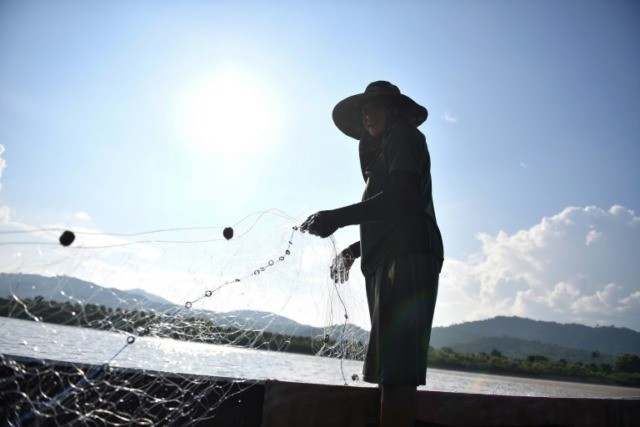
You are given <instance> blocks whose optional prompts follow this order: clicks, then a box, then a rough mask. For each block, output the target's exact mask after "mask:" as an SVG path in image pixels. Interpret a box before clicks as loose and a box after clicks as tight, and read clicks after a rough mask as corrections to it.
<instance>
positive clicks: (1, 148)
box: [0, 144, 7, 190]
mask: <svg viewBox="0 0 640 427" xmlns="http://www.w3.org/2000/svg"><path fill="white" fill-rule="evenodd" d="M2 153H4V145H2V144H0V190H2V172H3V171H4V168H6V167H7V161H6V160H5V159H3V158H2Z"/></svg>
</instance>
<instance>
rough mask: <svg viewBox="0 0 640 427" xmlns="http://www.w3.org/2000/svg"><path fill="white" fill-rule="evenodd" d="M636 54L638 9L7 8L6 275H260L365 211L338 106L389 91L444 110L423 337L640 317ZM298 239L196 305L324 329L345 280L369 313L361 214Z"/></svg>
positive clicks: (1, 185)
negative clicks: (306, 230)
mask: <svg viewBox="0 0 640 427" xmlns="http://www.w3.org/2000/svg"><path fill="white" fill-rule="evenodd" d="M639 45H640V6H639V5H638V4H637V2H632V1H594V0H586V1H574V0H563V1H556V2H551V1H517V2H514V1H490V0H487V1H471V0H469V1H451V2H449V1H398V2H390V1H389V2H382V1H372V2H366V3H365V2H357V1H341V2H337V1H335V2H334V1H324V2H305V1H302V2H293V1H269V2H258V1H244V2H231V1H210V2H205V1H195V0H194V1H188V0H186V1H180V2H177V1H173V2H171V1H133V2H125V1H93V2H83V1H56V2H45V1H40V2H38V1H29V0H27V1H3V2H0V231H1V232H3V234H0V239H2V241H1V242H0V272H7V273H17V272H24V273H37V274H44V275H69V276H75V277H79V278H82V279H85V280H90V281H94V282H95V283H98V284H100V285H103V286H109V287H119V288H123V289H130V288H134V287H137V288H141V289H144V290H146V291H148V292H153V293H156V294H158V295H160V296H163V297H164V298H168V299H170V300H172V301H175V302H184V301H185V300H192V299H193V297H191V296H189V295H198V294H202V293H203V292H204V290H205V289H212V287H215V286H217V285H215V283H225V282H226V280H228V279H229V278H231V277H233V278H235V277H236V276H237V275H242V274H244V273H243V271H248V272H249V273H248V274H249V275H251V272H253V271H255V268H256V267H261V266H264V265H268V261H270V260H274V259H275V260H279V257H280V256H282V253H283V252H284V250H285V249H286V248H287V247H288V246H287V245H288V241H289V239H290V237H291V227H292V226H295V225H299V224H300V223H301V222H302V221H304V219H305V218H306V217H307V216H308V215H310V214H312V213H314V212H316V211H318V210H324V209H332V208H337V207H340V206H344V205H347V204H351V203H355V202H357V201H359V200H360V197H361V194H362V191H363V188H364V184H363V182H362V177H361V173H360V170H359V162H358V154H357V142H356V141H355V140H351V139H350V138H348V137H346V136H345V135H343V134H341V133H340V132H339V131H338V130H337V128H336V127H335V126H334V124H333V122H332V120H331V111H332V109H333V107H334V106H335V104H336V103H337V102H339V101H340V100H342V99H343V98H346V97H347V96H350V95H353V94H356V93H360V92H362V91H363V90H364V88H365V87H366V86H367V84H368V83H370V82H372V81H375V80H388V81H391V82H392V83H394V84H396V85H397V86H398V87H399V88H400V90H401V91H402V92H403V93H405V94H407V95H408V96H410V97H412V98H413V99H414V100H415V101H417V102H418V103H420V104H422V105H424V106H425V107H427V109H428V110H429V118H428V120H427V122H426V123H425V124H423V125H422V126H421V127H420V130H421V131H422V132H423V133H424V134H425V135H426V137H427V141H428V146H429V152H430V155H431V162H432V167H431V174H432V179H433V187H434V202H435V207H436V214H437V218H438V223H439V225H440V228H441V231H442V234H443V238H444V244H445V264H444V268H443V272H442V275H441V278H440V290H439V297H438V303H437V308H436V315H435V319H434V325H436V326H442V325H449V324H454V323H460V322H464V321H470V320H477V319H485V318H489V317H493V316H496V315H508V316H514V315H515V316H522V317H529V318H533V319H537V320H548V321H556V322H561V323H571V322H577V323H584V324H588V325H591V326H595V325H616V326H621V327H628V328H631V329H634V330H636V331H640V281H639V279H638V278H639V277H640V264H639V263H638V262H637V259H638V254H639V253H640V216H638V215H639V214H638V212H639V211H640V171H639V169H638V167H637V163H638V160H639V159H640V120H638V117H640V48H639V47H640V46H639ZM261 213H262V214H261ZM231 225H233V226H234V228H235V230H236V236H238V238H236V237H234V239H232V240H231V241H228V242H227V241H226V240H225V239H223V238H222V237H221V234H222V228H224V227H226V226H231ZM200 227H201V229H193V228H200ZM43 229H53V231H43ZM61 229H70V230H74V231H75V232H76V233H77V241H76V242H75V243H74V244H73V245H72V246H71V247H69V248H62V247H59V246H55V241H56V239H57V235H58V234H59V230H61ZM169 229H171V230H174V231H162V232H159V233H155V234H148V235H147V234H144V235H143V234H140V233H143V232H148V231H155V230H169ZM186 229H189V230H186ZM37 230H40V231H37ZM293 236H294V244H293V246H292V250H291V255H290V256H287V257H286V261H287V262H286V263H282V264H280V263H276V265H274V266H270V267H272V268H267V271H265V272H264V273H265V274H262V275H259V277H258V276H257V275H254V276H251V277H247V280H246V282H247V283H246V284H245V283H244V282H243V284H242V286H239V287H237V288H234V287H233V286H226V287H225V288H224V292H227V294H224V295H222V291H221V292H220V293H221V295H222V296H223V297H224V298H222V297H221V298H211V300H210V301H209V300H207V302H206V304H205V305H204V306H203V308H207V309H215V310H221V311H225V310H231V309H238V308H251V309H260V310H264V311H272V312H277V313H280V314H283V315H286V316H289V317H292V318H294V319H296V320H299V321H301V322H304V323H310V324H320V323H323V322H326V321H332V319H333V316H336V313H339V312H341V310H342V309H341V308H340V304H339V300H340V299H339V298H338V299H336V294H335V292H341V293H343V294H342V295H341V296H342V297H344V298H345V302H346V304H347V306H348V307H347V308H348V310H349V312H350V320H351V321H353V322H354V323H357V324H360V325H362V326H363V327H367V322H368V319H367V315H366V302H365V301H366V300H365V297H364V291H363V286H364V285H363V283H364V282H363V279H362V277H361V275H360V274H359V272H358V268H359V266H358V265H357V264H356V266H355V267H354V271H352V274H351V278H350V281H349V283H348V284H347V285H341V286H342V287H341V288H335V287H333V286H332V284H331V283H330V281H329V280H328V278H327V277H326V276H327V275H326V272H327V265H328V263H329V262H330V261H331V258H332V257H333V254H334V253H335V251H336V250H340V249H341V248H342V247H344V246H346V245H349V244H350V243H352V242H354V241H356V240H357V239H358V230H357V227H350V228H345V229H341V230H338V231H337V232H336V234H335V235H334V239H333V240H329V239H327V240H324V241H323V240H320V239H317V238H313V237H312V236H307V235H302V234H300V233H294V234H293ZM202 240H206V242H201V243H197V242H199V241H202ZM161 241H162V242H161ZM166 241H172V242H174V243H166ZM132 242H134V243H135V242H137V243H135V244H131V243H132ZM142 242H145V243H142ZM163 242H164V243H163ZM175 242H180V243H175ZM97 246H100V247H101V248H100V249H99V248H96V247H97ZM267 272H269V273H270V274H271V275H268V274H266V273H267ZM243 277H244V276H243ZM258 278H259V280H258ZM269 278H270V279H269ZM236 290H237V292H236ZM214 300H215V301H214ZM312 306H313V307H312ZM338 317H341V316H339V315H338Z"/></svg>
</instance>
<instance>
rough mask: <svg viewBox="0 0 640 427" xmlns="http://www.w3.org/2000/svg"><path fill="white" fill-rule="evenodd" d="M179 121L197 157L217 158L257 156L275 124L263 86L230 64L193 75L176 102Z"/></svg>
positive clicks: (276, 117) (272, 134)
mask: <svg viewBox="0 0 640 427" xmlns="http://www.w3.org/2000/svg"><path fill="white" fill-rule="evenodd" d="M178 120H179V132H180V136H181V138H183V139H184V140H185V141H186V142H187V144H188V145H189V146H190V148H192V149H195V150H196V155H201V156H207V157H215V158H217V159H219V160H222V161H238V160H241V159H242V158H248V157H251V156H256V155H259V154H260V153H261V152H263V151H264V150H266V149H267V148H268V147H269V145H270V144H271V143H272V142H273V141H274V139H275V138H276V133H277V131H278V128H279V127H280V124H279V122H280V120H279V108H278V105H277V99H276V97H275V96H273V95H271V94H270V90H269V87H268V85H267V84H266V83H265V82H261V81H259V79H257V78H256V77H254V76H252V75H250V74H248V73H245V72H242V71H239V70H237V69H231V68H227V69H225V70H223V71H221V72H217V73H212V74H208V75H204V76H201V77H199V78H195V79H193V80H192V81H191V83H190V84H189V86H188V88H187V89H185V90H184V92H183V94H182V100H181V102H179V113H178Z"/></svg>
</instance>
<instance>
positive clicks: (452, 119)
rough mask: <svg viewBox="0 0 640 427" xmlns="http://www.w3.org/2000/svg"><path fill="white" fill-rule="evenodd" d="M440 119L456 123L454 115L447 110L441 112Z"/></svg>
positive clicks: (456, 119)
mask: <svg viewBox="0 0 640 427" xmlns="http://www.w3.org/2000/svg"><path fill="white" fill-rule="evenodd" d="M442 120H444V121H445V122H449V123H458V118H457V117H454V116H453V115H452V114H451V112H449V111H445V112H444V114H442Z"/></svg>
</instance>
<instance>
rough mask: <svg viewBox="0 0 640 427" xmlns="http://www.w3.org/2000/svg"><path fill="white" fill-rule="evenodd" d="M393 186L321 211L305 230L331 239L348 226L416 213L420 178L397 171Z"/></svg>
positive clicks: (304, 225) (312, 217) (306, 223)
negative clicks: (358, 201) (344, 204)
mask: <svg viewBox="0 0 640 427" xmlns="http://www.w3.org/2000/svg"><path fill="white" fill-rule="evenodd" d="M390 180H391V186H390V187H389V189H387V190H385V191H382V192H380V193H378V194H376V195H375V196H373V197H371V198H370V199H367V200H365V201H362V202H360V203H355V204H353V205H349V206H345V207H343V208H338V209H334V210H329V211H320V212H318V213H316V214H314V215H312V216H310V217H309V218H307V220H306V221H305V222H304V223H303V224H302V226H301V229H302V231H309V233H311V234H315V235H318V236H320V237H328V236H330V235H331V234H333V233H334V232H335V231H336V230H337V229H338V228H342V227H345V226H347V225H355V224H362V223H363V222H369V221H380V220H383V219H389V218H402V217H403V216H406V215H410V214H411V213H413V212H414V211H415V210H416V209H417V207H416V203H415V202H416V199H417V196H418V188H419V184H418V178H417V176H416V175H415V174H412V173H409V172H404V171H398V172H393V173H392V174H391V175H390Z"/></svg>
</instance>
